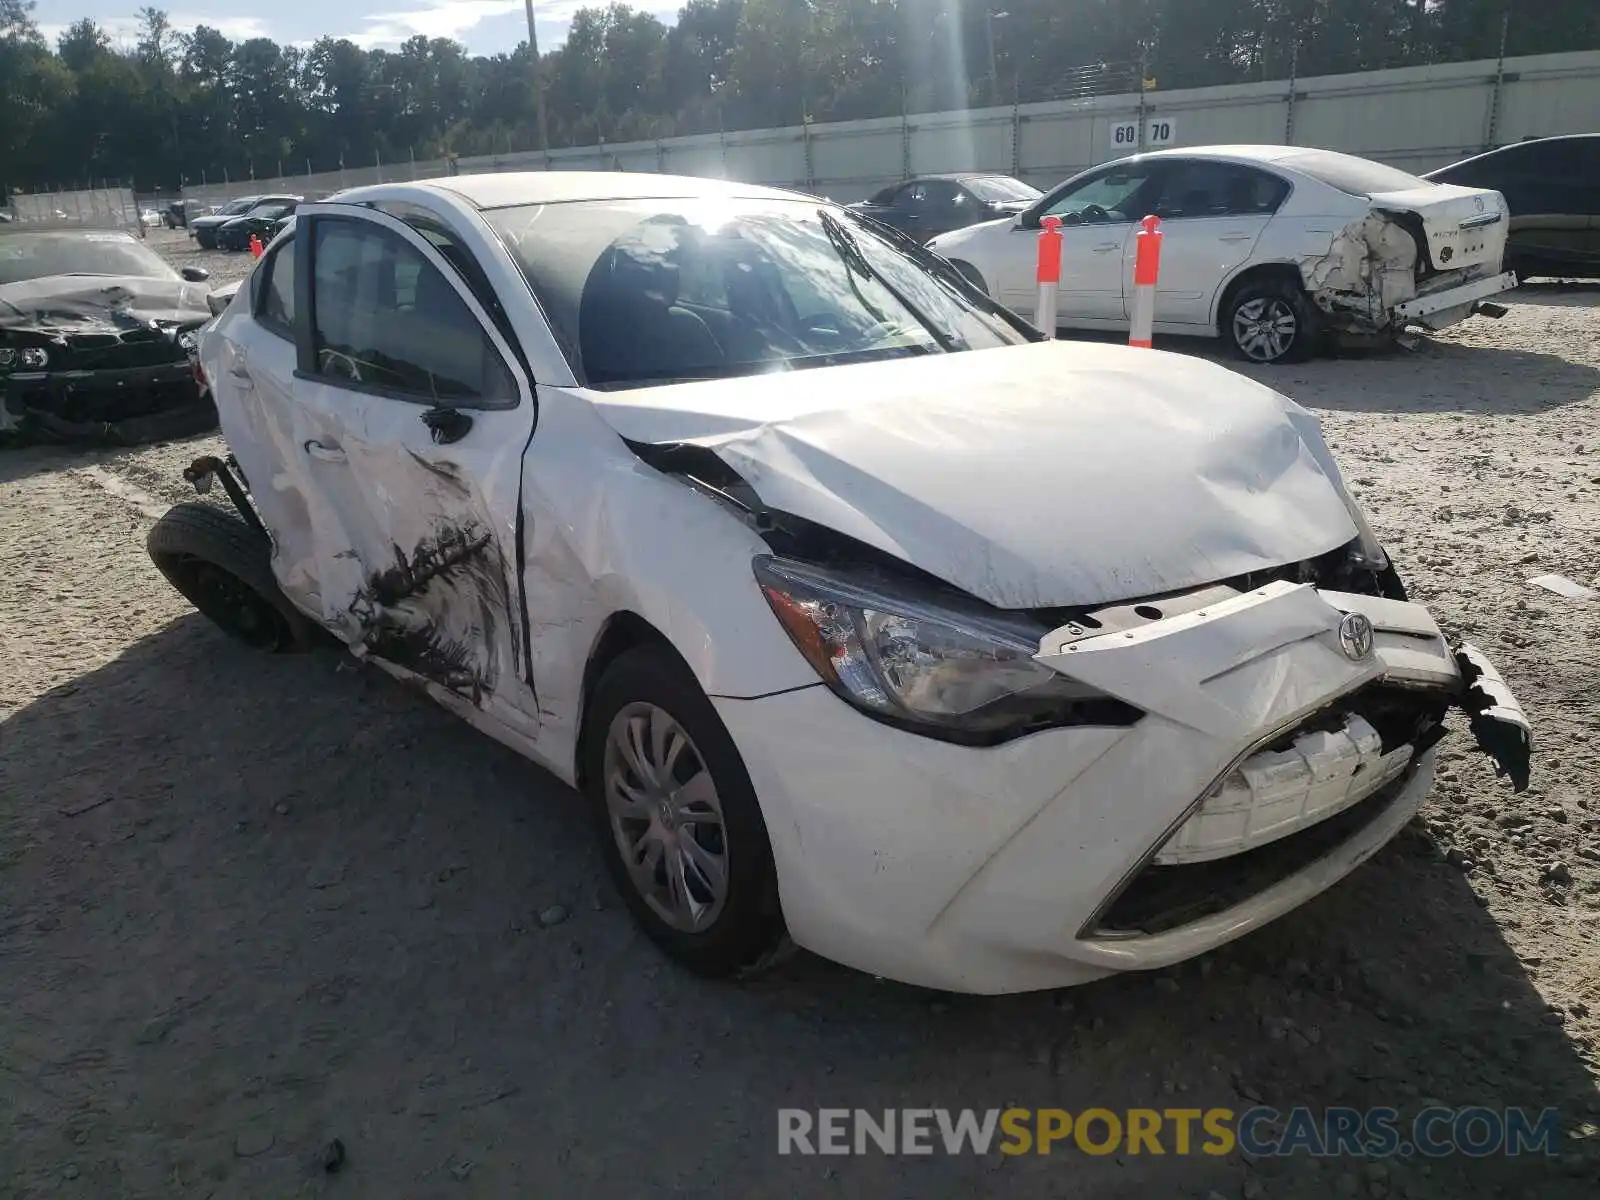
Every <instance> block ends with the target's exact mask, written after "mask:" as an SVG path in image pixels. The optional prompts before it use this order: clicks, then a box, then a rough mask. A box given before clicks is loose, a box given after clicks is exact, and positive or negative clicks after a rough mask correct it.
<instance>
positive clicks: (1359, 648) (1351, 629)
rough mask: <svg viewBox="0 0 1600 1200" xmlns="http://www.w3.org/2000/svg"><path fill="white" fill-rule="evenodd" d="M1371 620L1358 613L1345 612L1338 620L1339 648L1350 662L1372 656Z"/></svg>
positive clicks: (1361, 660) (1360, 660)
mask: <svg viewBox="0 0 1600 1200" xmlns="http://www.w3.org/2000/svg"><path fill="white" fill-rule="evenodd" d="M1372 640H1373V635H1372V622H1371V621H1369V620H1367V618H1366V617H1364V616H1362V615H1361V614H1360V613H1345V615H1344V619H1343V620H1342V621H1340V622H1339V649H1340V650H1342V651H1343V652H1344V656H1345V657H1346V658H1348V659H1349V660H1350V661H1351V662H1363V661H1365V660H1366V659H1368V658H1370V657H1372Z"/></svg>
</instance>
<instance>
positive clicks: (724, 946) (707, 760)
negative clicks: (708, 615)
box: [580, 646, 785, 978]
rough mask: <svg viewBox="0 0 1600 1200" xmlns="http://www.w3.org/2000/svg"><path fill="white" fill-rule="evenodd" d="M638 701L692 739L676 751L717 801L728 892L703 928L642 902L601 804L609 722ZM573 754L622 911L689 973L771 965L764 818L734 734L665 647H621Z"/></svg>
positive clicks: (773, 901) (779, 919)
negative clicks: (683, 925) (695, 762)
mask: <svg viewBox="0 0 1600 1200" xmlns="http://www.w3.org/2000/svg"><path fill="white" fill-rule="evenodd" d="M642 704H648V705H653V706H655V707H656V708H658V709H660V710H663V711H664V712H665V713H666V714H667V715H668V716H670V718H671V719H672V720H673V721H674V722H676V723H677V725H678V726H680V727H681V729H682V731H683V732H684V733H686V734H687V735H688V738H689V741H690V742H691V743H692V745H691V746H690V747H688V748H687V749H685V750H684V751H683V754H687V755H692V756H694V757H697V758H698V759H699V762H700V765H701V766H702V767H703V768H704V769H705V770H706V771H707V772H708V773H709V774H710V777H711V781H712V783H713V785H714V787H715V790H716V794H717V798H718V802H719V803H720V806H721V817H722V822H721V825H720V826H719V827H718V833H719V836H720V837H721V838H722V839H724V841H723V846H724V850H725V858H726V865H727V872H726V878H727V889H726V897H725V899H724V900H723V901H722V905H721V908H720V910H719V911H718V912H717V913H716V915H715V918H714V919H713V920H712V921H711V922H710V924H709V925H707V926H706V927H705V928H704V929H702V930H696V931H686V930H683V929H679V928H676V927H674V926H673V925H671V924H669V923H668V922H667V921H666V920H664V919H663V918H662V917H661V916H660V915H659V914H658V913H657V912H656V911H655V909H653V908H652V907H651V905H650V903H649V902H648V901H647V900H646V899H645V896H644V894H643V892H642V891H641V890H640V887H639V885H638V884H636V883H635V882H634V879H633V877H632V875H631V874H630V872H629V869H628V866H627V864H626V862H625V861H624V858H623V850H622V847H621V845H620V844H619V837H620V836H621V835H620V834H619V833H618V832H617V829H616V827H615V826H614V824H613V820H612V812H611V809H610V807H609V806H608V803H607V780H606V746H607V741H608V739H609V737H610V733H611V728H612V723H613V721H615V720H616V719H617V718H618V716H619V715H620V714H622V713H623V711H624V710H625V709H632V708H634V707H635V706H638V705H642ZM580 754H581V761H582V768H583V769H582V775H581V778H582V780H583V788H584V794H585V797H586V799H587V800H588V803H589V809H590V815H591V817H592V819H593V822H594V828H595V833H596V836H597V837H598V838H599V842H600V854H601V857H603V858H604V859H605V863H606V869H607V871H609V872H610V874H611V878H612V882H613V883H615V885H616V887H617V890H618V892H620V893H621V895H622V899H623V902H624V903H625V904H626V905H627V907H628V911H629V912H630V913H631V914H632V916H633V919H634V920H635V921H636V922H637V923H638V924H639V926H640V928H641V929H643V930H644V932H645V934H646V935H647V936H648V937H649V938H650V940H651V941H653V942H655V943H656V945H658V946H659V947H661V949H662V950H664V951H665V952H666V953H667V954H668V956H670V957H671V958H673V959H674V960H676V961H677V962H679V963H681V964H682V965H683V966H685V967H687V968H688V969H689V970H691V971H694V972H695V973H696V974H699V975H704V976H707V977H710V978H726V977H728V976H730V975H735V974H738V973H740V972H743V971H745V970H748V969H750V968H754V967H760V966H763V965H765V963H766V962H768V961H771V958H772V955H773V954H774V952H775V951H777V950H778V949H779V947H780V945H781V943H783V941H784V934H785V930H784V925H783V914H782V910H781V908H780V906H779V903H778V876H777V871H776V869H775V868H774V866H773V862H772V845H771V843H770V842H769V841H768V839H767V827H766V822H765V821H764V820H763V819H762V815H761V806H760V803H759V802H758V801H757V799H756V793H755V788H754V786H753V785H752V784H751V782H750V775H749V772H748V771H746V770H745V766H744V760H743V759H742V758H741V757H740V756H739V751H738V748H737V747H736V746H735V745H734V742H733V738H732V737H731V736H730V735H729V733H728V730H727V728H726V727H725V726H724V725H723V723H722V719H721V718H720V717H718V716H717V710H716V709H715V708H714V707H713V706H712V704H711V701H710V700H708V699H706V696H705V693H704V692H702V691H701V690H700V686H699V684H698V683H697V682H696V681H695V679H694V677H693V676H692V675H691V674H690V673H689V671H688V670H687V668H686V667H685V666H684V665H683V664H682V663H681V662H680V661H678V660H677V659H676V658H675V657H674V656H673V655H672V654H671V653H670V652H669V651H667V650H665V649H662V648H659V647H654V646H642V647H637V648H635V649H632V650H629V651H627V652H626V653H625V654H623V655H622V656H621V657H619V658H618V659H616V661H614V662H613V663H611V665H610V666H608V667H607V668H606V669H605V671H604V672H603V673H602V675H601V676H600V681H599V683H598V684H596V685H595V689H594V692H593V695H592V697H591V699H590V701H589V704H588V709H587V712H586V714H585V719H584V737H583V744H582V747H581V749H580ZM680 761H681V757H680ZM678 836H683V835H682V834H681V833H680V834H679V835H678Z"/></svg>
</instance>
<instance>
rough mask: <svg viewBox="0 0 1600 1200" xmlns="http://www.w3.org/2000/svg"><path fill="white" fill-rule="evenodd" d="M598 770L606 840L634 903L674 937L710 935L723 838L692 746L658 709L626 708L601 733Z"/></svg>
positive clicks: (723, 893) (717, 907) (717, 805)
mask: <svg viewBox="0 0 1600 1200" xmlns="http://www.w3.org/2000/svg"><path fill="white" fill-rule="evenodd" d="M603 769H604V786H605V801H606V811H607V815H608V816H609V817H610V824H611V834H612V837H614V838H615V839H616V843H617V849H618V851H619V852H620V853H621V855H622V861H623V864H624V865H625V866H626V868H627V871H628V878H629V879H630V881H631V882H632V884H633V886H634V887H635V888H636V889H637V890H638V892H639V895H640V897H642V898H643V900H644V901H645V903H646V904H648V905H649V906H650V909H651V911H653V912H654V913H655V914H656V915H657V916H659V917H660V918H661V919H662V920H663V921H665V922H666V923H667V924H668V925H670V926H671V927H672V928H673V929H677V930H680V931H682V932H685V933H700V932H703V931H705V930H707V929H709V928H710V927H711V925H712V924H714V923H715V921H716V920H717V917H718V916H720V915H721V913H722V909H723V906H724V905H725V904H726V902H727V898H728V838H727V828H726V826H725V824H724V820H723V812H722V801H721V798H720V797H719V796H718V795H717V786H716V782H715V781H714V780H713V779H712V778H711V772H710V770H709V769H708V768H707V766H706V764H705V760H704V758H702V756H701V754H700V751H699V750H698V749H697V748H696V747H695V744H694V741H693V739H692V738H690V737H689V734H688V733H687V732H686V731H685V730H684V728H683V726H682V725H680V724H679V723H678V722H677V720H676V719H674V718H673V716H672V714H670V713H668V712H667V711H666V710H665V709H663V708H661V707H659V706H658V705H655V704H649V703H643V702H639V703H634V704H629V705H626V706H624V707H623V708H622V709H621V711H619V712H618V713H617V715H616V716H615V717H614V718H613V719H612V722H611V727H610V729H609V730H608V731H607V733H606V744H605V758H604V764H603Z"/></svg>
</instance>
